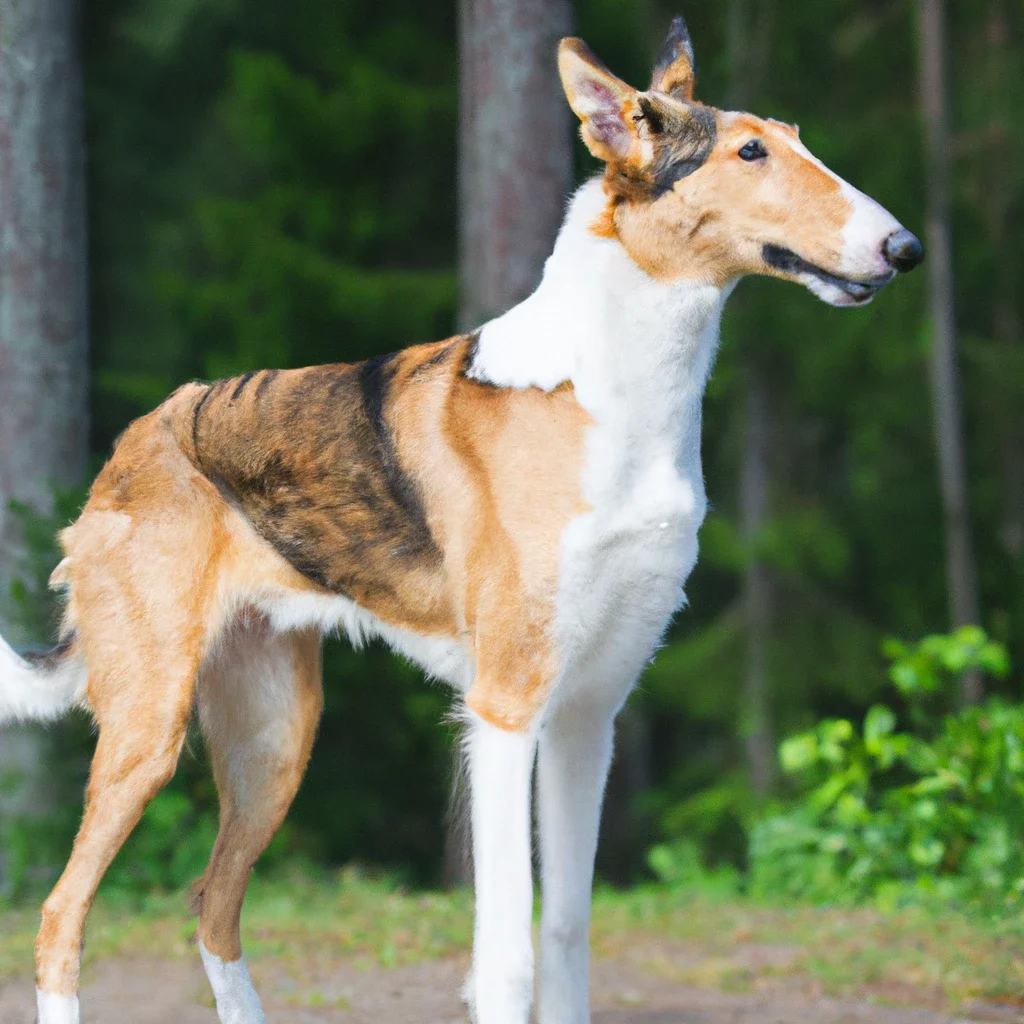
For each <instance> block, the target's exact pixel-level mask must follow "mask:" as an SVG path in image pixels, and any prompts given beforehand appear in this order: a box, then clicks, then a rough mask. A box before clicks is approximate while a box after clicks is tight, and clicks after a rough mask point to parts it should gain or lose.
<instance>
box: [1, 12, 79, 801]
mask: <svg viewBox="0 0 1024 1024" xmlns="http://www.w3.org/2000/svg"><path fill="white" fill-rule="evenodd" d="M84 175H85V158H84V126H83V109H82V71H81V64H80V60H79V52H78V8H77V4H76V3H75V2H74V0H2V4H0V598H2V599H4V600H0V618H2V611H3V608H2V606H3V605H4V604H6V600H5V599H6V597H7V595H8V593H9V589H10V583H11V579H12V577H13V576H14V574H15V573H16V572H17V571H18V568H19V565H20V564H21V560H22V556H23V551H22V548H21V542H20V537H19V536H18V529H17V524H16V522H15V521H14V519H13V517H12V516H11V514H10V512H9V509H8V503H9V502H10V500H11V499H12V498H16V499H18V500H20V501H23V502H26V503H28V504H29V505H31V506H33V507H35V508H37V509H39V510H40V511H41V512H46V511H49V510H50V509H51V507H52V489H53V487H54V485H59V486H68V485H70V484H72V483H77V482H78V481H79V479H80V478H81V476H82V474H83V473H84V471H85V466H86V457H87V454H88V420H87V416H88V411H87V386H88V372H89V366H88V359H87V339H86V327H87V323H86V320H87V296H86V218H85V179H84ZM0 625H2V626H3V627H4V628H5V629H6V631H7V633H8V635H10V636H11V637H12V639H14V640H15V641H16V642H17V641H18V640H19V639H20V640H25V639H28V638H26V637H25V636H24V635H22V636H20V637H19V636H18V634H17V626H16V624H14V623H11V622H10V621H9V616H8V621H7V622H6V623H0ZM38 737H39V734H38V733H33V732H32V731H31V730H19V731H14V730H10V731H8V732H6V733H5V734H4V735H3V736H2V737H0V775H3V774H5V773H6V772H9V771H12V770H17V771H19V772H20V773H21V774H22V776H23V777H25V778H26V785H25V786H24V787H22V789H21V792H20V796H16V797H15V798H10V797H9V798H8V799H7V800H6V801H5V804H6V809H7V810H8V811H10V810H11V808H12V805H13V804H17V805H19V806H26V805H27V806H32V807H38V806H39V802H38V786H39V785H40V784H41V780H43V779H44V776H42V775H41V772H40V769H39V762H40V758H41V753H40V751H41V747H40V741H39V738H38ZM4 809H5V808H4V807H0V811H3V810H4Z"/></svg>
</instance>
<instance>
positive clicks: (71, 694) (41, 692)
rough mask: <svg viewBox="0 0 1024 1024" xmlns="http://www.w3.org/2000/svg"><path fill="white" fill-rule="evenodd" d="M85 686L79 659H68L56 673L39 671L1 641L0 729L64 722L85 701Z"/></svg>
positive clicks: (82, 666) (1, 638)
mask: <svg viewBox="0 0 1024 1024" xmlns="http://www.w3.org/2000/svg"><path fill="white" fill-rule="evenodd" d="M85 683H86V672H85V666H84V665H83V664H82V662H81V661H79V660H78V659H76V658H73V657H66V658H63V659H61V660H60V662H59V663H58V664H57V666H56V667H55V668H54V669H43V668H39V667H36V666H34V665H32V664H30V663H29V662H27V661H25V659H24V658H20V657H18V655H17V654H15V652H14V651H13V650H11V648H10V647H9V646H8V645H7V643H6V642H5V641H4V639H3V637H0V725H3V724H4V723H5V722H31V721H35V722H48V721H52V720H53V719H56V718H60V716H61V715H63V714H64V713H65V712H66V711H68V710H69V709H70V708H71V707H72V706H73V705H74V704H76V703H79V702H80V701H82V700H83V699H84V697H85Z"/></svg>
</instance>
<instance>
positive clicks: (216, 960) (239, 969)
mask: <svg viewBox="0 0 1024 1024" xmlns="http://www.w3.org/2000/svg"><path fill="white" fill-rule="evenodd" d="M199 954H200V956H202V958H203V967H205V968H206V976H207V978H209V979H210V988H212V989H213V996H214V998H215V999H216V1000H217V1016H218V1017H219V1018H220V1024H265V1021H266V1017H264V1015H263V1008H262V1007H261V1006H260V997H259V996H258V995H257V994H256V989H255V988H253V984H252V979H251V978H250V977H249V968H248V967H246V966H245V959H244V957H243V958H242V959H240V960H236V961H235V962H234V963H226V962H225V961H224V960H221V958H220V957H219V956H216V955H215V954H213V953H211V952H210V951H209V950H208V949H207V948H206V946H205V945H204V944H203V943H202V941H200V943H199Z"/></svg>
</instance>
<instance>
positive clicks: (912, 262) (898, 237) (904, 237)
mask: <svg viewBox="0 0 1024 1024" xmlns="http://www.w3.org/2000/svg"><path fill="white" fill-rule="evenodd" d="M882 252H883V254H884V255H885V261H886V263H888V264H889V266H890V267H892V268H893V270H898V271H899V272H900V273H901V274H905V273H906V272H907V271H908V270H913V269H914V267H916V266H918V265H919V264H920V263H921V261H922V260H923V259H924V246H923V245H922V244H921V241H920V239H919V238H918V237H917V235H915V234H913V233H912V232H910V231H908V230H907V229H906V228H900V229H899V231H894V232H893V233H892V234H891V235H890V236H889V237H888V238H887V239H886V240H885V241H884V242H883V243H882Z"/></svg>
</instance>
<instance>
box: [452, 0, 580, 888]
mask: <svg viewBox="0 0 1024 1024" xmlns="http://www.w3.org/2000/svg"><path fill="white" fill-rule="evenodd" d="M571 23H572V4H571V0H459V69H460V81H459V281H460V285H461V301H460V310H459V326H460V329H461V330H472V329H473V328H475V327H478V326H479V325H480V324H482V323H484V322H485V321H487V320H489V319H491V318H492V317H494V316H497V315H498V314H500V313H503V312H504V311H505V310H506V309H509V308H510V307H511V306H514V305H515V304H516V303H518V302H520V301H522V300H523V299H525V298H526V296H527V295H529V294H530V292H532V291H533V289H534V288H535V287H536V286H537V283H538V282H539V281H540V276H541V273H542V271H543V269H544V261H545V260H546V259H547V258H548V256H549V255H550V254H551V249H552V247H553V245H554V241H555V236H556V235H557V234H558V229H559V227H560V226H561V223H562V218H563V216H564V214H565V202H566V197H567V195H568V192H569V188H570V186H571V184H572V135H571V128H570V111H569V106H568V104H567V103H566V102H565V97H564V96H563V95H562V88H561V84H560V83H559V79H558V67H557V60H556V54H557V47H558V40H559V39H560V38H561V37H562V36H564V35H567V34H568V33H569V30H570V26H571ZM456 785H457V786H458V781H457V782H456ZM464 804H465V801H464V800H462V799H461V798H460V797H459V796H458V795H456V797H455V799H454V800H453V807H455V808H457V810H455V811H453V815H452V817H453V822H452V825H451V827H450V828H449V834H448V843H447V848H446V851H445V863H444V875H445V880H446V881H447V882H448V883H455V882H461V881H465V880H466V879H467V878H468V877H469V864H468V856H469V855H468V852H467V850H468V844H467V842H466V837H467V835H468V829H466V828H465V827H464V824H463V823H462V822H461V821H460V820H459V819H460V818H461V816H462V814H463V813H464Z"/></svg>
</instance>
